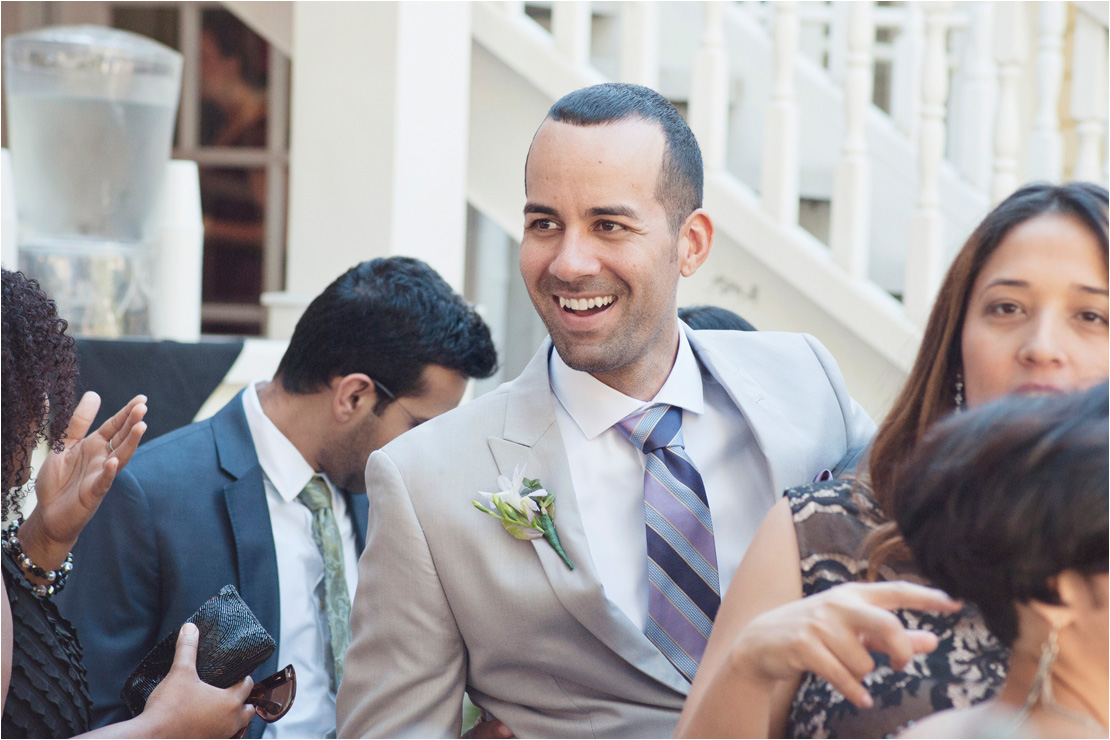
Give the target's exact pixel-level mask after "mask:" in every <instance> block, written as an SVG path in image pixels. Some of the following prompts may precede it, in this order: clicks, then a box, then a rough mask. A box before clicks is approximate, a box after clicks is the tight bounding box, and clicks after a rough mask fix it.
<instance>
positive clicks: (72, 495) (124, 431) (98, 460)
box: [19, 391, 147, 568]
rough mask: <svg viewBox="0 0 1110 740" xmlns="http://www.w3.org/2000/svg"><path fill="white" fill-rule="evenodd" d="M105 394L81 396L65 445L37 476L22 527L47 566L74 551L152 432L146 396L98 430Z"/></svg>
mask: <svg viewBox="0 0 1110 740" xmlns="http://www.w3.org/2000/svg"><path fill="white" fill-rule="evenodd" d="M99 408H100V396H98V395H97V394H95V393H93V392H91V391H90V392H88V393H86V394H85V395H84V396H82V397H81V401H80V403H78V404H77V408H76V409H74V411H73V418H72V419H71V420H70V423H69V427H68V428H67V429H66V434H65V438H64V441H63V448H62V450H61V451H59V452H53V451H52V452H50V454H49V455H47V457H46V460H45V461H44V462H43V464H42V468H41V469H40V470H39V473H38V476H37V477H36V478H35V496H36V499H37V501H38V503H37V505H36V506H35V509H34V511H32V512H31V515H30V516H29V517H27V521H26V522H24V524H23V526H22V527H20V531H19V537H20V541H21V543H22V545H23V549H24V552H26V553H27V555H28V557H30V558H31V560H32V561H33V562H35V563H36V564H38V565H40V566H42V567H44V568H55V567H57V566H58V565H60V564H61V562H62V560H64V559H65V556H66V553H68V552H69V551H70V550H72V549H73V544H74V543H75V542H76V541H77V535H79V534H80V533H81V530H82V529H84V528H85V525H86V524H88V523H89V520H90V519H92V516H93V514H95V513H96V509H97V507H99V506H100V502H101V501H102V500H103V498H104V495H105V494H106V493H107V492H108V489H109V487H111V485H112V480H113V479H114V478H115V477H116V473H118V472H119V471H120V470H121V469H122V468H123V466H124V465H126V464H127V462H128V460H130V459H131V455H132V453H134V452H135V448H136V447H138V445H139V440H140V439H141V438H142V436H143V432H145V431H146V424H145V423H144V422H143V420H142V419H143V415H144V414H146V410H147V408H146V396H135V397H134V398H132V399H131V401H130V402H129V403H128V404H127V405H126V406H124V407H123V408H122V409H120V410H119V411H118V412H117V413H116V414H115V415H114V416H112V418H110V419H108V420H107V421H106V422H104V424H102V425H101V426H100V428H99V429H97V430H96V431H95V432H93V433H92V434H89V435H88V436H85V435H86V434H87V433H88V431H89V427H91V426H92V422H93V420H94V419H95V418H96V412H97V410H98V409H99Z"/></svg>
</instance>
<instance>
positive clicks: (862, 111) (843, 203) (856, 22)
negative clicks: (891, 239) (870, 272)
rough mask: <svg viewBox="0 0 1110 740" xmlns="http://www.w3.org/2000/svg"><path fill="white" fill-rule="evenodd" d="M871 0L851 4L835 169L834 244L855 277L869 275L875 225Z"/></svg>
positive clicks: (831, 225) (838, 260)
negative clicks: (841, 136)
mask: <svg viewBox="0 0 1110 740" xmlns="http://www.w3.org/2000/svg"><path fill="white" fill-rule="evenodd" d="M871 9H872V3H871V2H855V3H852V4H851V12H850V15H849V23H848V39H847V41H848V54H847V60H846V61H847V67H846V69H845V72H844V143H843V145H842V146H841V149H840V160H839V161H838V162H837V163H836V171H835V172H834V174H833V197H832V212H831V213H830V215H829V247H830V248H831V250H832V256H833V259H834V260H835V261H836V263H837V264H838V265H840V266H841V267H843V268H844V269H845V270H846V271H847V272H848V274H849V275H851V276H852V277H858V278H862V277H866V275H867V248H868V243H869V242H870V229H871V218H870V215H871V163H870V162H869V161H868V159H867V109H868V108H869V107H870V106H871V93H872V87H873V86H874V79H875V77H874V69H873V56H872V49H873V47H874V45H875V22H874V20H873V18H872V13H871Z"/></svg>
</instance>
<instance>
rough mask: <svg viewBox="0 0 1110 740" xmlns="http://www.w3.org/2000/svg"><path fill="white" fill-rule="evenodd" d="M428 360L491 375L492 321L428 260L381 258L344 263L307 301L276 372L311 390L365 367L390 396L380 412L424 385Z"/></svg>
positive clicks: (297, 389) (291, 385)
mask: <svg viewBox="0 0 1110 740" xmlns="http://www.w3.org/2000/svg"><path fill="white" fill-rule="evenodd" d="M428 365H440V366H442V367H445V368H447V369H448V370H454V371H456V372H458V373H460V374H462V375H463V376H465V377H468V378H488V377H489V376H490V375H492V374H493V372H494V370H495V369H496V368H497V352H496V350H495V349H494V346H493V339H492V338H491V337H490V332H489V327H488V326H486V323H485V322H484V321H482V317H481V316H479V315H478V312H477V311H476V310H475V309H474V308H473V307H471V306H470V305H468V304H467V303H466V301H464V300H463V298H462V296H460V295H458V294H457V293H455V292H454V291H453V290H452V289H451V286H450V285H448V284H447V282H446V281H445V280H444V279H443V278H442V277H440V275H439V273H438V272H436V271H435V270H433V269H432V268H431V267H429V266H428V265H427V264H426V263H424V262H422V261H420V260H418V259H414V258H412V257H379V258H377V259H372V260H369V261H367V262H362V263H360V264H358V265H355V266H354V267H352V268H351V269H349V270H347V272H345V273H343V274H342V275H340V276H339V277H338V278H336V279H335V281H334V282H332V284H331V285H329V286H328V287H327V288H325V289H324V292H323V293H321V294H320V295H318V296H317V297H316V298H315V299H314V300H313V301H312V303H310V304H309V306H308V308H307V309H305V312H304V314H303V315H302V316H301V318H300V320H299V321H298V322H297V327H296V329H295V330H294V331H293V338H292V339H291V340H290V341H289V348H288V349H287V350H286V351H285V355H284V356H283V357H282V358H281V363H280V364H279V365H278V369H277V377H279V378H280V380H281V384H282V387H283V388H285V390H286V391H288V392H290V393H312V392H315V391H317V390H319V389H320V388H322V387H325V386H327V385H328V383H330V382H331V380H332V378H335V377H336V376H344V375H349V374H351V373H365V374H366V375H368V376H370V378H371V379H372V380H374V381H375V382H376V383H379V384H381V385H384V386H385V387H386V388H388V389H389V391H390V393H391V394H392V395H393V396H394V398H390V397H388V396H389V394H382V395H381V397H380V398H379V399H378V402H377V403H376V404H375V406H374V413H376V414H379V415H380V414H381V413H382V411H383V410H384V409H385V407H386V406H388V405H389V404H390V403H392V402H393V401H394V400H395V398H396V397H401V396H408V395H419V394H421V393H423V392H424V388H423V386H422V385H421V375H422V373H423V372H424V368H425V367H427V366H428Z"/></svg>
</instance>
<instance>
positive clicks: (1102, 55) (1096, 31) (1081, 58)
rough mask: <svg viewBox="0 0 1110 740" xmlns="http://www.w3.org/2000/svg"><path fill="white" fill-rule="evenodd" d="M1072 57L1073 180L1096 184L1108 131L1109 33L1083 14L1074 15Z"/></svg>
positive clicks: (1099, 175)
mask: <svg viewBox="0 0 1110 740" xmlns="http://www.w3.org/2000/svg"><path fill="white" fill-rule="evenodd" d="M1072 53H1073V56H1072V59H1073V62H1072V66H1071V116H1072V118H1074V119H1075V134H1076V139H1077V145H1076V152H1075V169H1074V171H1073V172H1072V179H1074V180H1087V181H1089V182H1096V181H1098V180H1100V179H1101V175H1102V172H1101V170H1102V165H1101V162H1100V160H1101V159H1102V157H1101V156H1100V154H1101V150H1102V135H1103V132H1104V131H1105V129H1106V102H1107V101H1106V87H1107V84H1106V29H1105V28H1102V27H1100V26H1099V25H1098V24H1097V23H1095V22H1094V21H1093V20H1092V19H1091V18H1090V17H1089V16H1088V15H1087V14H1086V13H1083V12H1079V13H1076V14H1075V37H1074V40H1073V44H1072Z"/></svg>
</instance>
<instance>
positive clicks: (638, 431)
mask: <svg viewBox="0 0 1110 740" xmlns="http://www.w3.org/2000/svg"><path fill="white" fill-rule="evenodd" d="M616 426H617V428H618V429H619V430H620V431H621V432H622V433H623V434H624V436H625V437H627V438H628V439H629V441H630V442H632V444H634V445H636V447H638V448H639V449H641V450H643V452H644V456H645V459H644V466H645V470H644V521H645V523H646V525H647V529H646V531H647V553H648V623H647V627H646V628H645V630H644V633H645V634H646V635H647V637H648V639H649V640H651V641H652V642H653V643H655V645H656V646H657V647H658V648H659V649H660V650H661V651H662V652H663V654H664V655H666V656H667V658H668V659H669V660H670V661H671V663H673V664H674V666H675V668H677V669H678V670H679V671H680V672H681V673H682V675H684V676H685V677H686V678H687V679H688V680H690V681H691V682H692V681H693V680H694V675H695V674H696V673H697V671H698V664H699V663H700V662H701V656H702V654H703V653H704V652H705V644H706V642H707V641H708V640H709V632H710V630H711V629H713V619H714V618H715V617H716V616H717V609H718V608H719V607H720V605H721V587H720V581H719V579H718V576H717V551H716V549H715V547H714V543H713V518H712V517H711V516H710V514H709V500H708V499H707V498H706V495H705V486H704V485H703V484H702V480H701V473H699V472H698V469H697V467H695V466H694V463H693V461H692V460H691V459H690V457H689V456H688V455H687V454H686V448H685V446H684V444H683V441H682V409H680V408H678V407H675V406H667V405H657V406H652V407H650V408H648V409H647V410H646V411H641V412H638V413H636V414H632V415H631V416H628V417H626V418H624V419H622V420H621V421H619V422H618V423H617V425H616Z"/></svg>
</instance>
